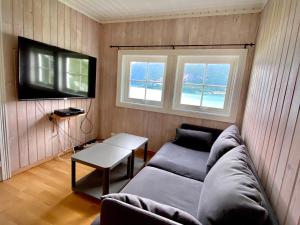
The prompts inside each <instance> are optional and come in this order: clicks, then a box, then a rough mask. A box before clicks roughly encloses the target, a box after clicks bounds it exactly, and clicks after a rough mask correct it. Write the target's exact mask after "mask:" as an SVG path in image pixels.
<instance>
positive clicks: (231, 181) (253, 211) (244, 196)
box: [198, 145, 268, 225]
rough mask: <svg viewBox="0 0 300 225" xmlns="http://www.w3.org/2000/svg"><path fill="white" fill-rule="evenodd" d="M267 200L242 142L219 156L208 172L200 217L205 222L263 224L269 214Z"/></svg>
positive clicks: (209, 223)
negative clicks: (251, 167) (249, 163)
mask: <svg viewBox="0 0 300 225" xmlns="http://www.w3.org/2000/svg"><path fill="white" fill-rule="evenodd" d="M264 202H265V200H264V198H263V196H262V194H261V192H260V186H259V183H258V181H257V179H256V177H255V176H254V175H253V173H252V171H251V170H250V168H249V166H248V155H247V153H246V148H245V146H244V145H241V146H238V147H236V148H234V149H233V150H231V151H229V152H228V153H226V154H225V155H224V156H223V157H222V158H221V159H219V160H218V162H217V163H216V164H215V166H214V167H213V168H212V169H211V170H210V172H209V173H208V175H207V176H206V178H205V180H204V184H203V188H202V192H201V196H200V201H199V208H198V219H199V221H200V222H201V223H203V224H205V225H221V224H230V225H241V224H243V225H253V224H255V225H262V224H265V222H266V220H267V217H268V211H267V210H266V209H265V207H264V205H265V204H264Z"/></svg>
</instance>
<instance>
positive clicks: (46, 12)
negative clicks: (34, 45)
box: [42, 0, 52, 157]
mask: <svg viewBox="0 0 300 225" xmlns="http://www.w3.org/2000/svg"><path fill="white" fill-rule="evenodd" d="M42 15H43V16H42V21H43V26H42V27H43V42H44V43H47V44H51V19H50V0H43V1H42ZM51 102H52V101H50V100H45V101H43V103H44V108H43V111H44V116H43V123H44V124H43V126H44V130H45V152H46V157H49V156H51V155H52V134H51V132H52V131H51V122H50V121H49V119H48V118H49V115H50V113H51V110H52V107H51Z"/></svg>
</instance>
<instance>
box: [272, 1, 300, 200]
mask: <svg viewBox="0 0 300 225" xmlns="http://www.w3.org/2000/svg"><path fill="white" fill-rule="evenodd" d="M292 9H293V11H292V13H291V14H292V15H295V9H296V2H295V5H294V6H292ZM294 22H295V16H292V22H291V23H290V24H291V33H290V35H289V40H288V46H289V47H288V54H287V57H286V61H285V64H284V66H283V68H282V73H283V80H282V86H281V90H280V94H279V99H278V105H277V106H279V108H278V110H276V112H278V114H277V117H275V121H279V126H278V130H277V135H276V139H275V140H274V147H273V148H274V149H273V154H272V159H271V165H270V169H269V175H268V187H269V188H271V187H272V190H274V188H276V187H274V186H273V182H274V177H275V174H276V168H277V163H278V160H279V158H280V152H281V148H282V144H283V141H284V140H283V138H284V133H285V130H286V125H287V120H288V113H289V106H288V105H289V104H290V103H289V102H290V101H291V100H290V98H291V96H289V95H287V93H288V92H289V90H288V87H291V86H290V85H293V84H292V83H291V84H290V85H288V84H289V83H290V82H289V79H292V77H289V72H290V68H291V64H292V60H293V55H294V48H295V44H296V35H297V33H295V32H294V29H293V28H294ZM272 190H271V189H268V188H267V191H269V193H270V192H272ZM273 200H274V199H273V198H271V201H273Z"/></svg>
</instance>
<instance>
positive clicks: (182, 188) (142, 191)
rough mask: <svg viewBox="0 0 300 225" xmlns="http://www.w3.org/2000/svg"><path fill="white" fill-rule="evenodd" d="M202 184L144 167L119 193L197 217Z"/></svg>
mask: <svg viewBox="0 0 300 225" xmlns="http://www.w3.org/2000/svg"><path fill="white" fill-rule="evenodd" d="M202 184H203V183H202V182H200V181H196V180H193V179H189V178H186V177H182V176H179V175H177V174H174V173H170V172H168V171H164V170H161V169H158V168H154V167H149V166H147V167H145V168H144V169H142V170H141V171H140V172H139V173H138V174H137V175H136V176H135V177H134V179H132V180H131V181H130V182H129V183H128V184H127V185H126V186H125V187H124V188H123V190H122V191H121V193H127V194H133V195H138V196H140V197H144V198H148V199H151V200H154V201H157V202H159V203H161V204H165V205H170V206H173V207H175V208H178V209H181V210H184V211H185V212H187V213H189V214H191V215H192V216H194V217H196V216H197V208H198V205H199V198H200V193H201V189H202Z"/></svg>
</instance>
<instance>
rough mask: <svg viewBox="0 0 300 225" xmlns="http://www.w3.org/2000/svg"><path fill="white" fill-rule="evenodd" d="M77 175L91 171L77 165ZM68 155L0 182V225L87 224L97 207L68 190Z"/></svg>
mask: <svg viewBox="0 0 300 225" xmlns="http://www.w3.org/2000/svg"><path fill="white" fill-rule="evenodd" d="M76 167H77V176H78V178H79V177H82V176H84V175H85V174H87V173H89V172H90V171H92V169H91V168H89V167H86V166H83V165H79V164H78V166H76ZM70 183H71V165H70V155H68V156H64V157H63V159H55V160H51V161H49V162H46V163H44V164H42V165H39V166H37V167H35V168H32V169H30V170H28V171H26V172H23V173H21V174H19V175H16V176H14V177H13V178H12V179H10V180H8V181H5V182H0V224H1V225H2V224H3V225H10V224H20V225H21V224H26V225H30V224H39V225H42V224H76V225H79V224H82V225H87V224H90V223H91V222H92V221H93V219H94V218H95V217H96V216H97V214H99V212H100V204H99V202H98V201H96V200H92V199H90V198H87V197H85V196H82V195H78V194H74V193H73V192H72V190H71V184H70Z"/></svg>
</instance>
